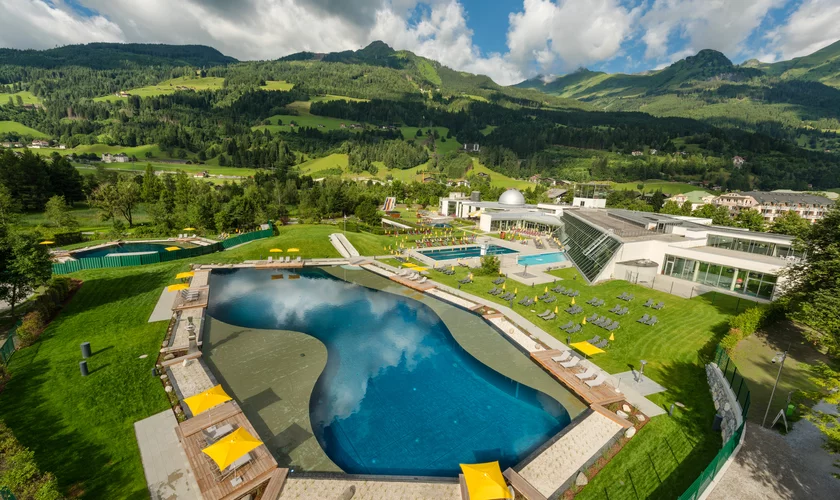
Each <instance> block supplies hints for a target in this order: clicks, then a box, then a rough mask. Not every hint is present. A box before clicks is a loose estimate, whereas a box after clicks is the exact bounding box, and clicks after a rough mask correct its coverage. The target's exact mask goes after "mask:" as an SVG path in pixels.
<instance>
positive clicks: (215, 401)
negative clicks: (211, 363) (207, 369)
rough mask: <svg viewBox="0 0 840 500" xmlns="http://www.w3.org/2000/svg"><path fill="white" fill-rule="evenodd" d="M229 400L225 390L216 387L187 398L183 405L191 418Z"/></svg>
mask: <svg viewBox="0 0 840 500" xmlns="http://www.w3.org/2000/svg"><path fill="white" fill-rule="evenodd" d="M231 399H232V398H231V397H230V396H228V394H227V393H226V392H225V390H224V389H222V386H221V385H217V386H214V387H211V388H209V389H207V390H206V391H204V392H202V393H199V394H196V395H195V396H190V397H188V398H187V399H185V400H184V403H187V406H189V407H190V411H191V412H192V414H193V416H196V415H198V414H200V413H204V412H205V411H207V410H209V409H210V408H213V407H214V406H218V405H220V404H222V403H224V402H225V401H230V400H231ZM240 456H241V455H240ZM237 458H239V457H237ZM234 460H236V459H234Z"/></svg>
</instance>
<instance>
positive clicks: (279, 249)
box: [269, 248, 283, 253]
mask: <svg viewBox="0 0 840 500" xmlns="http://www.w3.org/2000/svg"><path fill="white" fill-rule="evenodd" d="M282 252H283V249H282V248H272V249H271V250H269V253H282Z"/></svg>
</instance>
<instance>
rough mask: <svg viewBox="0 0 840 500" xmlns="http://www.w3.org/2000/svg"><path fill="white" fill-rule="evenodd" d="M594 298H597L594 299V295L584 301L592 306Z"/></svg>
mask: <svg viewBox="0 0 840 500" xmlns="http://www.w3.org/2000/svg"><path fill="white" fill-rule="evenodd" d="M596 300H598V299H596V298H595V297H592V298H591V299H589V300H587V301H586V303H587V304H589V305H590V306H592V305H595V301H596Z"/></svg>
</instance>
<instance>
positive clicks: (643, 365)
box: [639, 359, 647, 382]
mask: <svg viewBox="0 0 840 500" xmlns="http://www.w3.org/2000/svg"><path fill="white" fill-rule="evenodd" d="M639 364H641V365H642V368H641V369H640V370H639V382H641V381H642V380H644V376H645V365H646V364H647V361H645V360H644V359H643V360H641V361H639Z"/></svg>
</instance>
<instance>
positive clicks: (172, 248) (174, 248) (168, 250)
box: [165, 247, 181, 252]
mask: <svg viewBox="0 0 840 500" xmlns="http://www.w3.org/2000/svg"><path fill="white" fill-rule="evenodd" d="M180 249H181V247H166V248H165V250H166V251H167V252H174V251H175V250H180Z"/></svg>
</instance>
